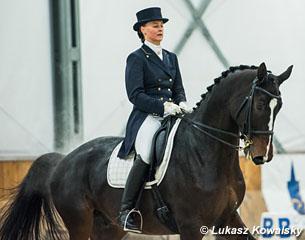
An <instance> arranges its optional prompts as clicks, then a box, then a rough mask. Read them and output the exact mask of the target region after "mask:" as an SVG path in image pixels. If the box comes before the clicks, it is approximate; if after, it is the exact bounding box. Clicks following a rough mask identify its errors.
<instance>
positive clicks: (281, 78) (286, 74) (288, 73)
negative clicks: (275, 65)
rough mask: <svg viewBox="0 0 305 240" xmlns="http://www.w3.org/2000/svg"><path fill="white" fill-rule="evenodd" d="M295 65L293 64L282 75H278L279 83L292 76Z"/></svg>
mask: <svg viewBox="0 0 305 240" xmlns="http://www.w3.org/2000/svg"><path fill="white" fill-rule="evenodd" d="M292 68H293V65H291V66H290V67H289V68H287V70H286V71H285V72H283V73H282V74H281V75H279V76H278V81H279V85H281V84H282V83H283V82H284V81H285V80H287V79H288V78H289V77H290V74H291V72H292Z"/></svg>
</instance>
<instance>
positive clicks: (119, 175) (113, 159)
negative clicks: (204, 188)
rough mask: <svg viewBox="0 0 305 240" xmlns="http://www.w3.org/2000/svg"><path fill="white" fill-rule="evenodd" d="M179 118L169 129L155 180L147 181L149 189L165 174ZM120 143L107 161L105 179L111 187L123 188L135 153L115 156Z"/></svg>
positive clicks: (158, 182)
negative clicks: (126, 155) (123, 156)
mask: <svg viewBox="0 0 305 240" xmlns="http://www.w3.org/2000/svg"><path fill="white" fill-rule="evenodd" d="M180 121H181V119H180V118H178V119H177V121H176V123H175V124H174V126H173V127H172V129H171V132H170V133H169V136H168V141H167V145H166V148H165V153H164V157H163V160H162V162H161V164H160V166H159V167H158V168H157V171H156V174H155V179H156V180H155V181H152V182H147V183H146V186H145V188H146V189H150V188H151V185H152V184H154V183H157V185H159V184H160V183H161V181H162V179H163V177H164V175H165V172H166V169H167V167H168V163H169V160H170V157H171V153H172V149H173V143H174V137H175V134H176V131H177V129H178V126H179V123H180ZM121 145H122V142H120V143H119V144H118V145H117V146H116V147H115V149H114V150H113V152H112V154H111V156H110V159H109V163H108V169H107V181H108V184H109V185H110V186H111V187H114V188H124V187H125V183H126V180H127V177H128V174H129V171H130V169H131V167H132V164H133V159H134V155H135V154H130V155H129V156H128V157H127V158H126V159H120V158H118V157H117V155H118V152H119V149H120V147H121Z"/></svg>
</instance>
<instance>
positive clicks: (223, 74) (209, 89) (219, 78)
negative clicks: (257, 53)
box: [194, 65, 258, 109]
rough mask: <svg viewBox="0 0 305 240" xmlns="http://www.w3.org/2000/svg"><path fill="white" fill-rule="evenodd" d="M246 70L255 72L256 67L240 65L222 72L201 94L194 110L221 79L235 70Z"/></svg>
mask: <svg viewBox="0 0 305 240" xmlns="http://www.w3.org/2000/svg"><path fill="white" fill-rule="evenodd" d="M248 69H253V70H256V69H258V67H257V66H253V65H252V66H248V65H240V66H234V67H230V68H229V69H228V70H226V71H224V72H222V73H221V76H220V77H218V78H215V79H214V83H213V84H212V85H210V86H208V87H207V90H208V91H207V92H206V93H203V94H201V100H200V101H199V102H197V103H196V107H195V108H194V109H197V108H198V107H199V106H200V104H201V103H202V102H203V101H204V100H205V99H206V96H207V94H209V93H210V92H211V91H212V89H213V87H214V86H215V85H217V84H219V83H220V82H221V80H222V79H224V78H226V77H227V76H228V75H229V74H231V73H234V72H235V71H237V70H248Z"/></svg>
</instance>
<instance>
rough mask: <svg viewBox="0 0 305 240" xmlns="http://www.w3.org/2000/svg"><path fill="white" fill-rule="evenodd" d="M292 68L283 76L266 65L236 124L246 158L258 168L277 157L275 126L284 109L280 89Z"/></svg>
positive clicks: (257, 77) (243, 102)
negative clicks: (274, 140) (274, 147)
mask: <svg viewBox="0 0 305 240" xmlns="http://www.w3.org/2000/svg"><path fill="white" fill-rule="evenodd" d="M291 71H292V66H290V67H289V68H288V69H287V70H286V71H285V72H283V73H282V74H280V75H279V76H275V75H273V74H272V73H270V72H268V71H267V68H266V65H265V63H262V64H261V65H260V66H259V67H258V69H257V75H256V78H255V79H254V81H253V82H252V83H251V88H250V92H249V88H248V89H247V91H248V93H247V95H246V97H245V98H244V99H243V100H242V102H241V103H240V106H239V107H238V109H237V110H236V111H237V114H236V115H235V120H236V121H237V123H238V125H239V128H240V131H241V133H242V135H243V136H244V140H245V145H246V146H245V154H246V156H247V157H248V158H250V159H252V160H253V162H254V163H255V164H263V163H265V162H269V161H271V159H272V157H273V147H272V139H273V126H274V121H275V118H276V115H277V114H278V112H279V110H280V108H281V106H282V98H281V94H280V90H279V86H280V85H281V84H282V83H283V82H284V81H285V80H286V79H288V78H289V76H290V74H291Z"/></svg>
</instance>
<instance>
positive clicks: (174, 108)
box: [163, 102, 182, 116]
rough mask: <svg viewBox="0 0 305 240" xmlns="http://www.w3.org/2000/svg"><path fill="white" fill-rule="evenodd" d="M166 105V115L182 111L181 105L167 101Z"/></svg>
mask: <svg viewBox="0 0 305 240" xmlns="http://www.w3.org/2000/svg"><path fill="white" fill-rule="evenodd" d="M163 105H164V116H167V115H176V114H177V113H182V112H181V109H180V107H179V106H178V105H177V104H175V103H172V102H165V103H163Z"/></svg>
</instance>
